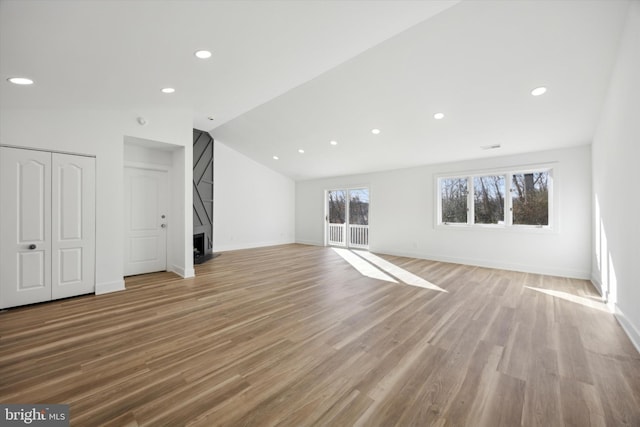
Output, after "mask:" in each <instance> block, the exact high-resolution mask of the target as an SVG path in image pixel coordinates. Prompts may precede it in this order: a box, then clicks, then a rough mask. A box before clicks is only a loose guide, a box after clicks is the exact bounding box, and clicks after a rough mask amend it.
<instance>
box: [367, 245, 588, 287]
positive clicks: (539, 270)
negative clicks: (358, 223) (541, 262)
mask: <svg viewBox="0 0 640 427" xmlns="http://www.w3.org/2000/svg"><path fill="white" fill-rule="evenodd" d="M371 251H372V252H377V253H382V254H387V255H394V256H403V257H408V258H418V259H428V260H431V261H440V262H450V263H453V264H464V265H472V266H476V267H485V268H496V269H500V270H509V271H519V272H523V273H533V274H544V275H547V276H560V277H568V278H572V279H582V280H589V279H590V278H591V273H590V272H586V271H575V270H565V269H558V268H547V267H539V266H529V265H523V264H510V263H504V262H500V261H493V260H481V259H473V258H457V257H447V256H440V255H430V254H423V253H417V252H407V251H396V250H376V249H371Z"/></svg>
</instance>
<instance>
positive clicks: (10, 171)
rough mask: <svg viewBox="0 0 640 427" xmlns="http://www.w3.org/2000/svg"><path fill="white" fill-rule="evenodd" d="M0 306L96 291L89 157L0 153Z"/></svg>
mask: <svg viewBox="0 0 640 427" xmlns="http://www.w3.org/2000/svg"><path fill="white" fill-rule="evenodd" d="M0 166H1V167H0V233H1V234H2V237H1V239H0V269H1V271H0V308H5V307H14V306H18V305H24V304H31V303H36V302H42V301H48V300H51V299H58V298H65V297H69V296H74V295H81V294H86V293H92V292H95V274H94V271H95V159H94V158H91V157H84V156H75V155H70V154H59V153H50V152H45V151H35V150H25V149H19V148H9V147H0Z"/></svg>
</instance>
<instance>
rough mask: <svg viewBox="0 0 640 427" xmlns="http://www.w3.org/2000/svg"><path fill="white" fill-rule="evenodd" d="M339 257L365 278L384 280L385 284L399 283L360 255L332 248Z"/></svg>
mask: <svg viewBox="0 0 640 427" xmlns="http://www.w3.org/2000/svg"><path fill="white" fill-rule="evenodd" d="M332 249H333V250H334V251H335V252H336V253H337V254H338V255H340V256H341V257H342V258H343V259H344V260H345V261H347V262H348V263H349V264H351V265H352V266H353V268H355V269H356V270H358V271H359V272H360V274H362V275H363V276H367V277H371V278H372V279H378V280H384V281H385V282H393V283H398V281H397V280H395V279H394V278H393V277H391V276H389V275H388V274H385V273H384V272H383V271H381V270H380V269H378V268H376V267H374V266H373V265H371V263H368V262H367V261H365V260H364V259H362V258H360V257H359V256H358V255H356V254H354V253H353V252H351V251H350V250H348V249H342V248H332Z"/></svg>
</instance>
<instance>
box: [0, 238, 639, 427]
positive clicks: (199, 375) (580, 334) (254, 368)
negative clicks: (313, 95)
mask: <svg viewBox="0 0 640 427" xmlns="http://www.w3.org/2000/svg"><path fill="white" fill-rule="evenodd" d="M381 257H382V258H384V259H385V260H387V261H390V262H392V263H393V264H395V265H396V266H399V267H401V268H403V269H405V270H406V271H409V272H411V273H413V274H415V275H417V276H420V277H421V278H423V279H426V280H428V281H430V282H432V283H433V284H436V285H437V286H439V287H441V288H443V289H444V290H445V291H446V292H439V291H437V290H431V289H423V288H420V287H415V286H409V285H407V284H404V283H402V282H400V281H398V283H391V282H385V281H381V280H376V279H372V278H369V277H366V276H363V275H361V274H360V273H358V272H357V271H356V270H355V269H354V268H353V267H351V265H349V264H348V263H347V262H346V261H344V260H343V259H342V258H341V257H340V256H338V255H337V254H336V253H335V252H334V251H333V250H332V249H330V248H321V247H312V246H303V245H285V246H278V247H271V248H261V249H251V250H242V251H235V252H227V253H224V254H222V256H220V257H219V258H216V259H214V260H212V261H209V262H208V263H206V264H204V265H201V266H198V267H197V277H196V278H195V279H187V280H182V279H179V278H178V277H177V276H175V275H173V274H171V273H157V274H151V275H145V276H138V277H132V278H129V279H127V290H126V291H124V292H119V293H114V294H109V295H102V296H84V297H78V298H73V299H68V300H64V301H58V302H52V303H46V304H40V305H35V306H31V307H24V308H17V309H11V310H8V311H6V312H3V313H0V402H2V403H9V402H12V403H68V404H70V405H71V425H72V426H85V425H87V426H103V425H112V426H125V425H128V426H136V425H167V426H179V425H193V426H213V425H228V426H244V425H256V426H267V425H276V424H278V425H287V426H306V425H329V426H350V425H358V426H394V425H399V426H409V425H416V426H431V425H433V426H449V425H452V426H454V425H456V426H491V427H497V426H518V425H524V426H545V427H548V426H563V425H566V426H604V425H608V426H639V425H640V355H639V354H638V352H637V351H636V350H635V349H634V347H633V346H632V344H631V343H630V341H629V340H628V338H627V337H626V335H625V334H624V332H623V331H622V329H621V328H620V326H619V325H618V324H617V323H616V320H615V319H614V318H613V316H612V315H611V314H610V313H608V312H606V311H604V307H603V306H602V304H601V303H599V299H598V296H597V294H596V292H595V290H594V289H593V288H592V287H591V285H590V284H589V283H588V282H586V281H582V280H572V279H564V278H557V277H549V276H540V275H535V274H525V273H515V272H508V271H502V270H492V269H485V268H478V267H470V266H462V265H455V264H446V263H440V262H433V261H425V260H416V259H410V258H400V257H392V256H381Z"/></svg>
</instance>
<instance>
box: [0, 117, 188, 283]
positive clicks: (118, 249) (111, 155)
mask: <svg viewBox="0 0 640 427" xmlns="http://www.w3.org/2000/svg"><path fill="white" fill-rule="evenodd" d="M140 114H143V115H144V117H145V118H146V119H147V121H148V124H147V126H144V127H142V126H140V125H139V124H138V123H137V122H136V117H137V116H138V115H140ZM192 128H193V124H192V115H191V112H190V111H186V110H153V109H149V110H145V111H137V112H128V111H116V110H106V109H105V110H87V109H78V110H64V109H53V110H50V109H3V110H1V111H0V144H6V145H14V146H20V147H29V148H38V149H44V150H54V151H66V152H72V153H79V154H87V155H94V156H96V293H103V292H110V291H114V290H120V289H123V288H124V281H123V277H122V275H123V260H122V245H123V234H124V231H123V228H124V226H123V209H122V204H123V165H124V152H123V150H124V149H123V146H124V138H125V136H131V137H137V138H144V139H148V140H153V141H161V142H164V143H167V144H173V145H177V146H183V147H184V149H183V150H182V151H183V152H184V154H183V155H182V156H181V161H182V162H183V163H184V166H182V168H183V176H182V177H181V179H180V180H179V183H180V185H181V186H182V188H183V190H182V191H180V192H181V193H182V194H181V195H180V196H179V197H180V199H181V200H184V203H185V205H182V206H183V208H182V209H181V211H180V212H178V214H177V215H178V216H179V218H178V221H179V225H178V227H179V230H180V231H181V234H182V239H181V240H182V242H183V245H182V250H181V252H183V253H184V254H183V256H182V257H181V258H182V260H183V261H182V263H183V266H184V269H185V270H186V271H187V272H188V271H189V269H193V259H192V249H191V247H192V242H191V240H192V231H191V230H192V227H191V209H192V204H191V198H192V190H191V185H192V184H191V181H192V177H191V175H192V166H191V162H192V154H191V153H192V150H193V146H192ZM187 220H188V221H187ZM189 263H191V264H189Z"/></svg>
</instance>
